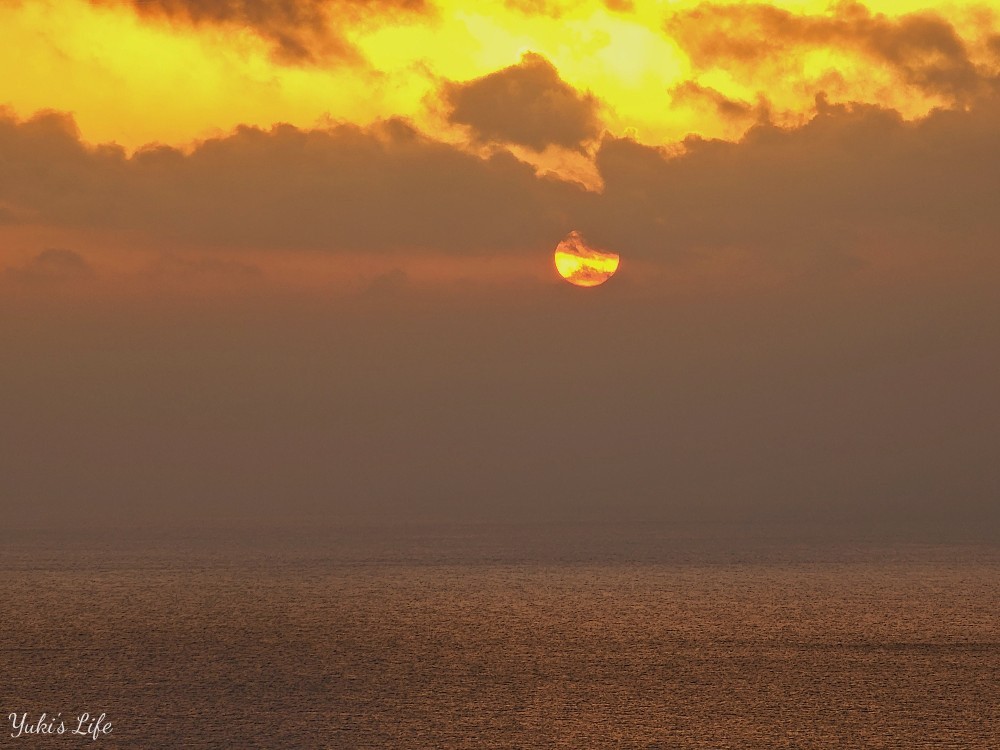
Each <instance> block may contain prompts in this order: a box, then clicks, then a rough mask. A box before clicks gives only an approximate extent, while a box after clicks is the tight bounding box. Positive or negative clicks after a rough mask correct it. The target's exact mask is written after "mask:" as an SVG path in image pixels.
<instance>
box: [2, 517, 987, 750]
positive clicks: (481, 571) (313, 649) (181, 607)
mask: <svg viewBox="0 0 1000 750" xmlns="http://www.w3.org/2000/svg"><path fill="white" fill-rule="evenodd" d="M0 593H2V602H3V605H2V614H0V659H2V661H0V704H2V711H3V719H4V721H5V727H4V731H3V733H2V735H0V737H2V741H0V745H2V746H3V747H8V746H9V747H12V748H16V747H23V748H34V747H52V748H68V747H83V746H88V747H95V748H138V749H142V748H152V749H159V748H205V749H208V748H233V749H234V750H249V749H251V748H338V749H339V748H358V749H362V748H363V749H366V750H367V749H371V750H395V749H397V748H398V749H399V750H411V749H412V750H417V749H421V750H422V749H423V748H428V749H430V748H434V749H436V750H450V749H458V748H463V749H468V750H486V749H488V748H497V749H500V748H503V749H504V750H508V749H511V748H524V749H534V748H567V749H569V748H572V749H573V750H591V749H594V748H629V749H631V748H642V749H644V750H652V749H653V748H657V749H660V750H675V749H676V750H682V749H683V750H686V749H688V748H692V749H693V748H699V749H703V750H729V749H732V750H736V749H744V748H746V749H756V748H761V749H765V748H795V749H806V748H830V749H831V750H832V749H837V750H843V749H847V748H898V749H900V750H916V749H918V748H963V749H965V748H969V749H975V748H982V749H983V750H996V748H1000V547H997V546H996V545H995V544H989V543H985V542H978V543H973V542H956V541H936V542H933V543H931V542H926V541H920V542H918V541H911V540H905V539H903V540H900V539H893V540H888V541H887V540H876V539H863V538H862V539H857V538H851V537H850V536H839V537H837V538H836V539H835V540H831V539H829V538H827V537H825V536H824V535H822V534H816V535H812V536H810V535H809V534H801V533H793V532H787V533H786V532H784V531H780V530H774V529H768V530H765V531H762V532H760V533H757V532H752V531H748V530H746V529H720V528H717V527H713V528H697V527H691V528H684V529H675V528H671V527H668V526H656V525H647V526H628V525H575V526H574V525H571V524H570V525H558V524H548V525H535V526H517V525H497V524H493V525H475V524H470V525H461V524H452V525H432V524H426V525H405V524H398V525H395V526H375V525H372V526H364V525H353V526H342V527H322V526H313V527H310V526H303V527H301V528H282V529H280V530H275V529H267V528H263V527H261V528H254V527H250V526H244V527H239V528H236V527H234V528H229V529H225V528H213V529H196V528H192V529H171V530H169V531H167V530H164V531H158V532H153V531H149V530H146V531H139V530H132V531H93V530H91V531H82V530H81V531H79V532H61V533H55V532H49V531H33V532H15V531H4V532H0ZM43 713H44V714H46V719H45V720H44V721H42V722H41V727H42V728H43V729H44V728H46V727H52V728H53V731H54V732H55V731H56V730H57V729H58V722H62V724H63V726H64V732H63V733H62V734H58V733H52V734H39V733H36V732H34V731H32V732H27V731H24V730H25V729H35V728H37V725H38V724H39V720H40V717H41V716H42V714H43ZM84 714H86V715H87V716H86V718H85V719H84V720H83V722H82V724H83V726H82V727H81V726H80V717H83V716H84ZM102 715H103V717H104V718H103V719H102V718H101V717H102ZM53 718H56V719H57V722H55V723H53V722H52V719H53ZM95 722H96V723H97V724H98V730H97V738H96V739H95V738H94V736H93V734H86V733H83V734H74V733H73V732H74V730H77V729H80V730H81V731H82V730H85V729H86V728H87V727H90V726H91V725H93V724H94V723H95ZM18 726H20V728H21V730H22V731H21V732H20V736H13V735H16V734H18V732H17V729H18ZM105 728H109V729H110V731H106V732H105V731H103V730H104V729H105Z"/></svg>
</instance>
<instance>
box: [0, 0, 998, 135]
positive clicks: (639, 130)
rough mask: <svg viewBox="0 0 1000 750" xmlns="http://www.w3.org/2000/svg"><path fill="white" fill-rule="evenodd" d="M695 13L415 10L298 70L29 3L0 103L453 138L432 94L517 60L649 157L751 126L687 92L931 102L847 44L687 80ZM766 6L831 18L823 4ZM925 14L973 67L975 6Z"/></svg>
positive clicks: (13, 32)
mask: <svg viewBox="0 0 1000 750" xmlns="http://www.w3.org/2000/svg"><path fill="white" fill-rule="evenodd" d="M522 5H523V3H522ZM568 5H569V4H568ZM692 5H694V4H693V3H690V2H686V3H669V2H638V3H637V4H636V7H635V9H634V11H632V12H615V11H611V10H608V9H607V8H606V7H605V6H604V5H603V4H602V3H600V2H580V3H576V4H572V7H570V8H568V9H567V10H565V12H563V13H562V15H560V16H558V17H555V16H552V15H544V14H537V13H527V12H523V11H520V10H516V9H511V8H509V7H507V4H505V3H504V2H501V1H496V2H479V3H475V4H469V3H454V4H453V5H447V4H438V5H436V6H435V10H434V11H433V12H430V13H427V14H418V15H409V16H405V15H404V16H399V15H398V14H397V15H396V16H393V17H392V18H390V17H388V16H387V17H385V18H376V19H372V18H366V19H363V20H362V21H357V20H356V19H355V21H352V22H351V23H349V24H348V25H347V26H346V27H345V28H344V29H341V32H342V33H343V35H344V36H345V37H346V38H347V39H348V40H349V41H350V42H351V43H352V44H353V45H354V46H355V47H356V48H357V50H359V51H360V53H361V55H362V58H363V59H362V61H361V62H350V61H344V60H341V59H330V60H326V61H321V62H319V63H318V64H305V65H301V64H298V65H296V64H287V62H285V63H282V62H277V61H275V59H274V55H273V54H272V52H273V50H272V49H271V47H270V45H269V43H268V41H267V40H266V39H263V38H261V37H260V36H258V35H256V34H255V33H254V32H253V31H252V30H251V29H248V28H240V27H238V26H234V25H224V24H223V25H218V24H216V25H211V24H204V23H202V24H198V25H196V26H192V25H191V24H187V23H182V22H176V21H175V22H170V21H166V20H162V19H158V18H151V17H146V18H139V17H138V16H137V15H136V14H135V13H134V12H133V11H132V10H131V9H130V7H128V6H124V5H120V4H98V5H95V4H92V3H89V2H86V0H24V2H22V3H20V4H4V5H2V6H0V70H4V71H17V75H7V76H5V77H4V82H3V86H2V88H0V103H2V104H5V105H7V106H9V107H11V108H12V109H13V110H14V112H15V113H17V114H18V115H20V116H22V117H24V116H28V115H30V114H31V113H33V112H35V111H37V110H40V109H56V110H61V111H67V112H71V113H72V114H73V115H74V117H75V118H76V121H77V123H78V125H79V127H80V129H81V132H82V135H83V137H84V138H85V139H86V140H89V141H92V142H105V141H115V142H117V143H120V144H122V145H124V146H126V147H129V148H134V147H137V146H140V145H142V144H145V143H149V142H154V141H156V142H164V143H171V144H185V143H189V142H191V141H193V140H195V139H201V138H205V137H207V136H211V135H213V134H218V133H221V132H227V131H229V130H230V129H232V128H233V127H235V126H236V125H238V124H241V123H246V124H253V125H261V126H268V125H270V124H272V123H275V122H288V123H291V124H294V125H298V126H302V127H309V126H313V125H315V124H317V123H321V122H323V121H326V120H327V119H328V118H329V119H332V120H334V121H351V122H358V123H367V122H371V121H373V120H377V119H380V118H385V117H389V116H394V115H400V116H404V117H408V118H411V119H413V120H414V121H415V122H416V123H417V124H418V126H419V127H421V128H422V129H424V130H426V131H428V132H430V133H432V134H434V135H435V136H437V137H440V138H444V139H446V140H450V141H457V140H461V139H462V137H463V136H462V133H461V131H460V130H458V129H456V128H454V127H453V126H450V125H448V124H447V123H446V122H445V120H444V117H443V115H442V108H441V105H440V101H439V99H438V97H437V92H438V91H439V90H440V87H441V85H442V83H443V82H445V81H446V80H452V81H461V80H468V79H471V78H475V77H478V76H482V75H485V74H487V73H490V72H492V71H495V70H497V69H500V68H503V67H505V66H509V65H512V64H514V63H517V61H518V60H519V59H520V57H521V55H522V54H523V53H525V52H528V51H532V52H536V53H539V54H541V55H543V56H544V57H546V58H547V59H548V60H550V61H551V62H552V63H553V64H554V65H555V66H556V68H557V69H558V71H559V74H560V75H561V77H562V78H563V79H564V80H565V81H567V82H568V83H569V84H571V85H572V86H574V87H576V88H578V89H580V90H585V91H590V92H592V93H593V94H594V95H595V96H596V97H597V98H598V100H599V101H600V103H601V120H602V124H603V125H604V126H605V127H606V128H607V129H608V130H610V131H611V132H613V133H615V134H624V133H629V134H632V135H634V136H635V137H637V138H638V139H639V140H640V141H642V142H645V143H651V144H652V143H655V144H663V143H670V142H674V141H677V140H679V139H681V138H682V137H684V136H685V135H686V134H688V133H691V132H695V133H699V134H701V135H704V136H713V137H727V138H735V137H738V136H739V135H740V134H741V133H742V132H743V131H744V130H745V129H746V127H747V126H748V125H749V124H750V123H751V122H752V121H753V117H754V116H755V115H754V114H752V113H747V114H745V115H744V116H741V117H735V118H733V117H730V118H726V117H722V116H720V114H719V113H718V112H717V111H716V110H715V108H714V107H713V106H711V105H710V103H706V101H704V100H697V99H691V98H689V97H688V98H685V97H680V96H677V95H674V96H672V95H671V89H672V88H674V87H677V86H678V85H680V84H683V83H685V82H693V83H695V84H697V86H699V87H701V89H702V90H707V89H712V90H715V91H717V92H719V93H720V94H721V95H723V96H725V97H727V98H728V99H732V100H734V101H737V102H739V103H745V104H747V105H751V106H752V105H755V104H756V102H757V101H758V99H759V97H761V96H762V95H763V96H766V97H767V99H768V100H769V102H770V107H771V110H772V116H773V117H775V118H777V119H778V120H782V119H784V120H791V121H794V120H795V118H796V117H799V118H801V117H804V116H807V114H808V112H809V111H811V107H812V105H813V100H814V96H815V93H816V91H817V90H826V91H828V92H829V93H830V94H831V97H832V98H833V99H834V100H858V101H870V102H879V103H883V104H889V105H891V106H895V107H897V108H898V109H900V111H902V112H903V113H904V114H905V115H908V116H916V115H920V114H923V113H925V112H926V111H927V110H928V109H929V108H930V107H932V106H934V105H935V104H940V103H941V100H940V98H939V97H936V96H934V95H929V94H928V93H927V92H925V91H920V90H918V89H916V88H914V87H913V86H907V85H901V83H900V80H899V77H898V75H897V74H896V73H894V72H893V71H892V70H890V69H888V68H887V67H886V66H885V65H881V64H878V63H877V62H873V61H872V60H871V59H870V58H869V57H867V56H865V55H864V54H861V53H859V52H858V51H857V50H851V49H844V48H843V47H836V46H828V47H820V48H817V47H815V45H814V46H813V47H811V48H809V49H805V48H803V49H801V50H799V54H797V55H796V56H794V59H792V60H788V59H783V60H780V61H779V63H775V62H774V61H772V62H771V63H769V64H766V65H758V66H756V67H754V68H753V70H748V69H746V68H745V67H741V66H738V65H733V64H719V65H713V66H710V67H708V68H706V67H704V66H702V67H700V68H699V67H698V66H696V65H695V64H693V62H692V60H691V59H690V58H689V56H688V55H686V54H685V52H684V50H683V47H684V45H683V42H684V40H683V39H677V38H672V37H671V35H670V33H668V31H667V30H666V29H665V25H666V24H667V22H668V20H669V19H670V18H671V17H672V16H674V15H675V14H678V13H682V12H684V11H685V10H686V9H689V8H690V7H691V6H692ZM772 5H774V6H775V7H786V8H791V9H794V10H796V11H799V12H803V13H814V14H817V13H819V14H821V13H824V12H827V8H826V4H825V3H819V2H783V3H780V4H772ZM927 7H928V6H927V4H926V3H919V2H916V1H915V0H904V1H903V2H899V1H895V0H893V1H889V2H885V1H879V2H875V3H870V4H869V8H870V9H871V10H872V11H873V12H880V13H885V14H887V15H889V16H898V15H901V14H904V13H909V12H913V11H919V10H924V9H926V8H927ZM934 9H935V10H936V11H937V12H939V13H940V14H942V15H944V16H946V17H947V18H948V19H949V21H951V22H952V23H953V24H955V26H956V29H957V30H958V31H959V32H960V33H963V34H965V32H968V35H967V36H963V38H966V40H967V41H968V42H969V43H970V54H978V52H977V50H978V47H976V42H977V40H976V39H975V38H974V37H975V36H976V35H977V34H978V33H979V32H977V31H976V27H977V25H978V26H979V27H981V26H982V24H983V19H984V18H985V15H986V14H987V13H986V11H984V10H983V9H982V6H971V5H968V4H965V5H958V6H942V5H938V6H935V8H934ZM394 19H395V20H394ZM983 54H984V55H985V53H983ZM985 60H986V57H983V61H984V62H985ZM730 63H731V61H730Z"/></svg>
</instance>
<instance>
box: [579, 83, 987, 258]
mask: <svg viewBox="0 0 1000 750" xmlns="http://www.w3.org/2000/svg"><path fill="white" fill-rule="evenodd" d="M817 106H818V111H817V114H816V116H815V117H814V118H813V119H812V120H811V121H809V122H808V123H807V124H805V125H804V126H802V127H799V128H792V129H783V128H779V127H775V126H773V125H769V124H766V123H764V124H759V125H757V126H755V127H753V128H751V130H750V131H749V132H748V133H747V135H746V137H745V138H744V139H743V140H742V141H741V142H739V143H730V142H723V141H705V140H700V139H697V138H691V139H688V141H686V143H685V151H684V153H682V154H680V155H677V154H671V153H667V152H663V151H660V150H658V149H656V148H653V147H649V146H644V145H641V144H638V143H635V142H633V141H630V140H627V139H613V138H608V139H605V141H604V143H603V144H602V146H601V149H600V151H599V153H598V156H597V162H598V167H599V170H600V174H601V176H602V177H603V179H604V183H605V190H604V193H603V195H602V196H601V201H600V208H599V210H598V211H596V212H595V213H592V214H591V215H590V216H588V217H586V218H585V219H584V221H583V222H582V224H583V228H585V229H588V228H589V229H590V231H589V232H588V234H590V235H592V236H593V237H594V238H595V240H597V241H599V242H601V243H602V244H605V245H607V246H609V247H615V248H616V249H618V250H620V251H621V252H622V253H623V256H624V255H625V254H626V253H634V254H637V255H641V256H643V257H648V258H653V257H660V258H664V257H674V258H675V259H679V258H680V257H683V256H684V255H685V254H688V253H695V254H704V253H707V254H708V255H711V253H712V252H715V251H719V250H723V249H726V248H730V249H731V248H745V249H749V250H751V251H752V252H753V253H754V255H755V256H756V257H759V258H761V259H773V260H775V261H779V262H782V263H789V264H793V265H794V264H806V265H809V264H812V263H813V262H820V260H821V259H822V261H821V262H822V263H827V262H829V259H828V258H826V257H825V256H826V255H828V254H829V253H831V252H835V251H836V252H843V253H850V249H851V248H853V247H858V246H861V245H863V244H865V242H871V241H877V243H878V244H880V245H884V244H887V243H888V244H890V245H893V246H902V247H905V246H907V245H912V246H914V247H916V246H918V245H924V244H926V243H927V242H928V241H941V242H946V243H951V244H953V251H955V252H957V251H958V247H969V246H971V245H976V244H981V243H982V240H983V238H984V237H986V236H989V235H990V234H991V233H993V232H997V231H1000V219H998V215H997V214H996V212H995V211H994V210H993V209H992V208H991V207H990V205H989V203H990V201H989V200H988V199H987V198H986V197H985V196H988V195H995V194H997V193H998V192H1000V141H998V140H997V138H996V131H997V128H1000V110H998V107H997V105H996V103H995V102H989V103H983V104H981V105H980V106H979V107H977V108H975V109H973V110H971V111H969V112H958V111H937V112H934V113H932V114H931V115H930V116H929V117H927V118H926V119H924V120H920V121H917V122H906V121H904V120H903V119H902V118H901V117H900V116H899V115H898V114H897V113H896V112H894V111H891V110H885V109H881V108H878V107H874V106H864V105H855V106H843V105H840V106H834V105H830V104H828V103H827V102H826V101H825V99H823V98H822V97H820V98H819V99H818V102H817ZM876 238H877V240H876ZM930 238H935V239H934V240H930ZM945 238H947V239H945Z"/></svg>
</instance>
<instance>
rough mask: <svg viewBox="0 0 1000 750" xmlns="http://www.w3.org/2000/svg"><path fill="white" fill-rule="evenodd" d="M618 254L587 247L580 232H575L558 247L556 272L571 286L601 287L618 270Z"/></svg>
mask: <svg viewBox="0 0 1000 750" xmlns="http://www.w3.org/2000/svg"><path fill="white" fill-rule="evenodd" d="M619 260H620V259H619V257H618V254H617V253H608V252H604V251H601V250H597V249H595V248H592V247H590V246H589V245H587V243H586V241H585V240H584V239H583V237H582V236H581V235H580V233H579V232H576V231H573V232H570V233H569V235H567V237H566V239H564V240H563V241H562V242H560V243H559V244H558V245H557V246H556V252H555V264H556V271H558V272H559V275H560V276H562V277H563V278H564V279H566V281H568V282H569V283H570V284H574V285H576V286H599V285H601V284H603V283H604V282H605V281H607V280H608V279H610V278H611V277H612V276H614V274H615V271H617V270H618V263H619Z"/></svg>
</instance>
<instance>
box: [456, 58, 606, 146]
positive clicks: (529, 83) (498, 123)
mask: <svg viewBox="0 0 1000 750" xmlns="http://www.w3.org/2000/svg"><path fill="white" fill-rule="evenodd" d="M443 96H444V100H445V102H446V104H447V105H448V106H449V107H450V110H451V111H450V113H449V119H450V121H451V122H453V123H457V124H461V125H468V126H469V128H470V129H471V131H472V133H473V135H474V136H475V138H476V139H477V140H479V141H483V142H487V143H488V142H491V141H498V142H502V143H515V144H518V145H521V146H527V147H528V148H530V149H533V150H535V151H544V150H545V148H546V147H548V146H561V147H563V148H569V149H583V147H584V145H585V144H586V143H588V142H590V141H593V140H596V139H597V137H598V136H600V134H601V123H600V120H599V118H598V109H599V107H598V102H597V99H596V98H595V97H594V96H593V95H591V94H582V93H580V92H579V91H577V90H576V89H574V88H573V87H572V86H570V85H569V84H568V83H566V82H565V81H563V80H562V79H561V78H560V77H559V72H558V71H557V70H556V69H555V67H554V66H553V65H552V63H550V62H549V61H548V60H546V59H545V58H544V57H542V56H541V55H538V54H535V53H533V52H528V53H526V54H525V55H524V56H523V57H522V58H521V61H520V62H519V63H518V64H517V65H511V66H510V67H507V68H503V69H502V70H498V71H496V72H494V73H490V74H489V75H486V76H483V77H482V78H476V79H473V80H471V81H463V82H460V83H457V82H456V83H448V84H446V85H445V87H444V91H443Z"/></svg>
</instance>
